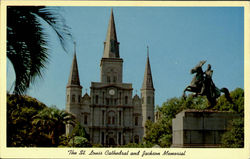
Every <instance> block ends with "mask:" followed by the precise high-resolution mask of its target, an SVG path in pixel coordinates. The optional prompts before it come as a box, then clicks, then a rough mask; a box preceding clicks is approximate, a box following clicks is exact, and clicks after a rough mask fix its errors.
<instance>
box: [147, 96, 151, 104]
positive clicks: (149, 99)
mask: <svg viewBox="0 0 250 159" xmlns="http://www.w3.org/2000/svg"><path fill="white" fill-rule="evenodd" d="M150 102H151V98H150V96H148V97H147V104H150Z"/></svg>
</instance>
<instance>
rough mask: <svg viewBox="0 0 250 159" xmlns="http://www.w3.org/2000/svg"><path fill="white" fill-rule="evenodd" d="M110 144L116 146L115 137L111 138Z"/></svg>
mask: <svg viewBox="0 0 250 159" xmlns="http://www.w3.org/2000/svg"><path fill="white" fill-rule="evenodd" d="M108 145H109V146H116V144H115V140H114V138H109V143H108Z"/></svg>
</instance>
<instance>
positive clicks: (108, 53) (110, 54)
mask: <svg viewBox="0 0 250 159" xmlns="http://www.w3.org/2000/svg"><path fill="white" fill-rule="evenodd" d="M103 58H120V55H119V42H118V41H117V37H116V29H115V20H114V15H113V9H111V16H110V19H109V25H108V31H107V35H106V40H105V42H104V51H103Z"/></svg>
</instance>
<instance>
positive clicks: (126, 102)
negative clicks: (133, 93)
mask: <svg viewBox="0 0 250 159" xmlns="http://www.w3.org/2000/svg"><path fill="white" fill-rule="evenodd" d="M125 104H128V96H125Z"/></svg>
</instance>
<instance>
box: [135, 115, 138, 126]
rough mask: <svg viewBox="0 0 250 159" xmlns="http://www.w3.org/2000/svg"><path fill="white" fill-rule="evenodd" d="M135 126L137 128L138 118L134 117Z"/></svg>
mask: <svg viewBox="0 0 250 159" xmlns="http://www.w3.org/2000/svg"><path fill="white" fill-rule="evenodd" d="M135 126H138V116H136V117H135Z"/></svg>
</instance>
